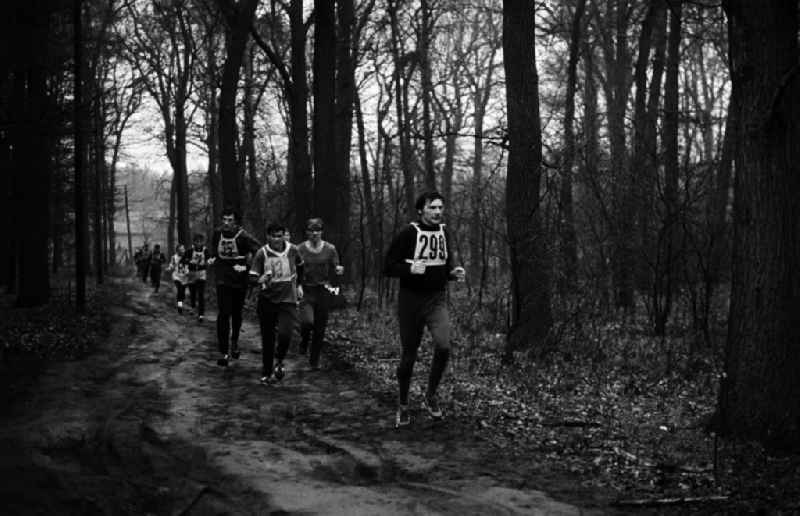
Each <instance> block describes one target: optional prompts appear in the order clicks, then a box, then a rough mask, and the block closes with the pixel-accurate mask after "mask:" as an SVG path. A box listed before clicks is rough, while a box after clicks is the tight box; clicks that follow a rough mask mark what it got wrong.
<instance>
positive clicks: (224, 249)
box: [217, 230, 243, 260]
mask: <svg viewBox="0 0 800 516" xmlns="http://www.w3.org/2000/svg"><path fill="white" fill-rule="evenodd" d="M241 234H242V230H239V232H237V233H236V234H235V235H234V236H233V238H225V237H224V236H222V235H220V238H219V244H218V245H217V256H219V257H220V258H222V259H223V260H234V259H237V258H243V256H240V255H239V246H238V245H237V244H236V239H237V238H238V237H239V235H241Z"/></svg>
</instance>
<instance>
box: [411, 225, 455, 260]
mask: <svg viewBox="0 0 800 516" xmlns="http://www.w3.org/2000/svg"><path fill="white" fill-rule="evenodd" d="M411 225H412V226H414V228H415V229H416V230H417V243H416V245H415V246H414V260H421V261H422V262H424V263H425V265H426V266H431V265H444V264H445V263H447V239H446V238H445V236H444V224H441V225H439V229H437V230H434V231H429V230H425V229H422V228H420V227H419V225H418V224H416V223H413V222H412V223H411Z"/></svg>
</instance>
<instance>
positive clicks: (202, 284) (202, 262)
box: [189, 233, 211, 322]
mask: <svg viewBox="0 0 800 516" xmlns="http://www.w3.org/2000/svg"><path fill="white" fill-rule="evenodd" d="M205 241H206V237H205V236H203V235H202V234H200V233H196V234H195V235H194V237H193V238H192V244H193V245H192V248H191V252H190V253H189V304H190V305H191V306H192V308H195V307H197V320H198V321H200V322H203V317H204V316H205V313H206V265H207V263H208V259H209V258H210V256H211V254H210V253H209V252H208V249H207V248H206V246H205Z"/></svg>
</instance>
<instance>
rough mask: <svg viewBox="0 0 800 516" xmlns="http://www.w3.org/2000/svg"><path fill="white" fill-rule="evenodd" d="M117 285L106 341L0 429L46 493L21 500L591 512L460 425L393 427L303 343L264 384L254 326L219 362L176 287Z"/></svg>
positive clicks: (198, 510) (119, 507)
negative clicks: (529, 482)
mask: <svg viewBox="0 0 800 516" xmlns="http://www.w3.org/2000/svg"><path fill="white" fill-rule="evenodd" d="M117 283H118V284H119V287H120V288H121V289H125V294H124V295H123V296H121V297H122V300H121V302H120V304H119V306H115V307H112V308H111V310H112V312H113V314H114V316H115V317H114V320H115V321H116V322H115V324H114V327H113V328H112V329H111V335H110V337H109V339H108V341H107V342H105V343H103V345H102V346H101V347H100V349H99V350H98V352H97V353H95V354H94V355H92V356H91V357H89V358H87V359H85V360H81V361H79V362H75V363H68V364H58V365H56V366H55V367H53V368H52V370H51V371H49V372H48V373H47V374H46V375H45V377H44V378H43V379H42V382H41V384H40V386H39V388H38V389H37V393H36V394H35V396H34V400H33V403H34V404H35V405H36V410H32V411H31V414H29V417H28V418H23V419H20V420H16V421H14V422H13V424H12V425H11V426H10V427H7V428H6V429H5V430H3V431H0V447H2V448H7V447H8V448H11V447H16V448H17V449H22V450H24V451H25V453H22V454H21V456H20V458H19V460H18V461H17V462H18V463H19V464H21V465H23V466H25V467H28V469H29V476H30V477H34V478H39V477H42V478H45V479H48V481H49V482H50V485H51V491H52V493H51V494H50V495H48V496H43V495H42V493H41V492H39V491H36V492H31V493H27V495H26V498H24V499H23V500H22V501H23V502H24V501H25V500H27V499H28V498H30V497H31V496H33V497H35V496H37V495H38V496H39V497H40V502H38V505H37V507H38V508H42V509H43V510H49V509H51V508H53V507H57V508H59V509H62V510H61V511H56V512H63V513H73V514H147V513H151V514H193V515H194V514H196V515H201V514H219V513H226V514H459V515H462V514H585V513H587V512H586V511H581V510H580V509H578V508H576V507H573V506H571V505H568V504H565V503H560V502H557V501H554V500H552V499H551V498H549V497H547V496H546V495H544V494H543V493H541V492H539V491H535V490H531V489H516V488H515V487H516V486H518V485H520V484H524V483H525V482H524V479H520V478H514V477H513V476H511V477H509V476H508V474H504V473H499V472H502V471H504V469H507V465H505V466H504V465H503V464H502V461H503V459H502V457H497V456H495V455H496V454H493V452H492V451H491V450H489V449H488V447H487V446H486V445H485V444H484V443H482V442H481V441H480V440H478V439H475V438H472V437H470V436H469V434H468V433H465V432H464V431H463V430H464V429H463V428H461V426H460V424H459V422H457V421H445V422H443V423H436V424H435V423H432V422H428V421H419V422H416V423H415V424H414V425H413V428H411V429H408V430H406V429H404V430H401V431H397V430H394V429H393V428H392V421H391V415H392V411H393V406H392V404H391V401H390V400H387V399H385V396H384V397H381V396H376V395H374V394H371V393H368V392H361V390H360V389H361V383H360V380H359V378H358V377H357V376H356V375H355V373H353V372H352V371H345V370H340V369H337V368H332V369H329V370H324V371H320V372H313V373H312V372H310V371H308V370H307V369H306V368H305V367H304V365H303V361H302V360H300V359H298V358H297V357H294V356H293V355H292V352H293V351H294V348H293V349H292V350H291V351H290V356H289V358H288V360H287V375H286V378H285V379H284V381H283V382H281V383H280V384H278V385H273V386H266V387H265V386H262V385H260V384H259V383H258V378H259V373H260V354H259V342H260V340H259V333H258V328H257V326H256V325H255V324H254V322H253V321H245V323H244V326H243V334H242V337H241V339H240V347H241V348H242V351H243V354H242V358H241V359H240V360H238V361H236V362H235V363H234V364H233V365H232V366H231V367H229V368H227V369H223V368H220V367H218V366H217V365H216V363H215V360H216V358H217V354H216V351H215V347H216V346H215V340H214V339H215V330H214V328H215V321H214V319H213V317H210V318H209V319H207V320H206V321H205V322H203V323H202V324H201V323H197V322H196V321H195V319H194V318H193V317H191V316H190V315H187V314H182V315H181V314H178V313H176V312H174V311H173V310H174V309H173V308H172V305H171V302H170V301H167V299H171V295H172V294H171V292H169V291H168V292H166V293H164V292H162V293H161V294H160V295H153V294H152V293H150V292H148V291H146V290H145V288H144V287H143V286H142V285H141V284H140V283H137V282H135V281H128V280H123V281H117ZM0 451H2V450H0ZM37 475H38V476H37ZM29 480H30V479H29ZM45 483H47V482H45ZM34 484H35V483H34ZM52 486H56V488H55V489H52ZM11 487H12V488H13V487H14V486H11ZM7 490H8V489H7ZM29 491H31V490H29ZM33 491H35V490H33ZM1 494H3V488H0V495H1ZM28 495H30V496H28ZM63 509H66V510H63Z"/></svg>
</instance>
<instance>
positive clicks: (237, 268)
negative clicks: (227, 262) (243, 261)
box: [233, 264, 247, 272]
mask: <svg viewBox="0 0 800 516" xmlns="http://www.w3.org/2000/svg"><path fill="white" fill-rule="evenodd" d="M233 270H235V271H236V272H244V271H246V270H247V267H246V266H245V265H239V264H237V265H234V266H233Z"/></svg>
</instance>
